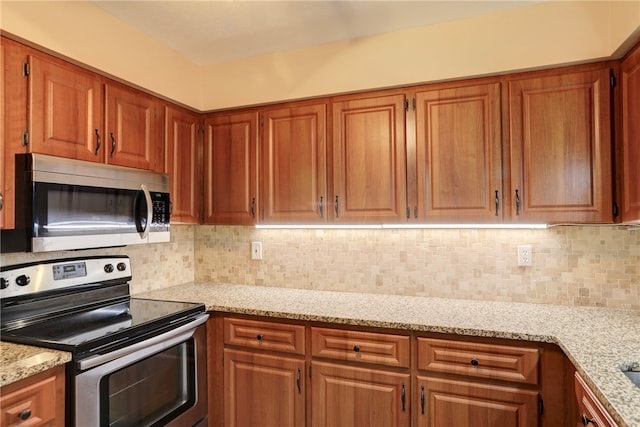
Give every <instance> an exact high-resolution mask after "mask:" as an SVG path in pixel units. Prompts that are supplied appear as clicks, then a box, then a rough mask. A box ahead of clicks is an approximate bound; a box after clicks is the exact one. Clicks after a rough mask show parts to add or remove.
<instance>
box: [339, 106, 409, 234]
mask: <svg viewBox="0 0 640 427" xmlns="http://www.w3.org/2000/svg"><path fill="white" fill-rule="evenodd" d="M368 96H369V97H365V96H364V95H360V96H359V97H357V98H353V97H351V98H347V99H338V100H336V102H334V103H333V105H332V110H333V124H332V129H333V140H332V149H333V150H332V152H333V155H332V164H331V170H332V172H333V194H332V197H333V199H332V200H331V201H330V202H331V207H332V210H333V215H334V218H333V221H334V222H335V223H358V222H359V223H376V224H379V223H400V222H406V221H407V218H406V208H407V203H406V197H407V195H406V182H407V176H406V142H405V96H404V94H397V95H387V96H377V97H376V96H372V95H368Z"/></svg>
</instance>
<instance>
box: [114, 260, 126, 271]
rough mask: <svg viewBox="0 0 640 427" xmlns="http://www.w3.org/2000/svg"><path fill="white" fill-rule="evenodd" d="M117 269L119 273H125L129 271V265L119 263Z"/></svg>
mask: <svg viewBox="0 0 640 427" xmlns="http://www.w3.org/2000/svg"><path fill="white" fill-rule="evenodd" d="M116 268H117V269H118V271H125V270H126V269H127V264H125V263H124V262H119V263H118V265H117V266H116Z"/></svg>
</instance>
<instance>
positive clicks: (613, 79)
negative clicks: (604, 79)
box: [609, 70, 616, 87]
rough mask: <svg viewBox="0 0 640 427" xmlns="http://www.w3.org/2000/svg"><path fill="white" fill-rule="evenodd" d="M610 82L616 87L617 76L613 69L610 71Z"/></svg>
mask: <svg viewBox="0 0 640 427" xmlns="http://www.w3.org/2000/svg"><path fill="white" fill-rule="evenodd" d="M609 84H610V85H611V87H616V76H615V74H613V70H610V71H609Z"/></svg>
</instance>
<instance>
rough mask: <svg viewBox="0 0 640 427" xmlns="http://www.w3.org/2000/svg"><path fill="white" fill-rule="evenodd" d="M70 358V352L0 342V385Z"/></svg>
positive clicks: (62, 362)
mask: <svg viewBox="0 0 640 427" xmlns="http://www.w3.org/2000/svg"><path fill="white" fill-rule="evenodd" d="M70 360H71V353H67V352H64V351H58V350H49V349H45V348H39V347H31V346H28V345H21V344H13V343H9V342H0V387H2V386H5V385H7V384H11V383H13V382H16V381H20V380H22V379H24V378H27V377H30V376H31V375H35V374H37V373H40V372H43V371H46V370H47V369H51V368H53V367H55V366H58V365H63V364H65V363H67V362H69V361H70Z"/></svg>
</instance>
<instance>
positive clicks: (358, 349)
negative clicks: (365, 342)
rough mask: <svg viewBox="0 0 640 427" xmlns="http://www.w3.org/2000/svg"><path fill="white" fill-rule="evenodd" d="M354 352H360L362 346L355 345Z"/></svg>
mask: <svg viewBox="0 0 640 427" xmlns="http://www.w3.org/2000/svg"><path fill="white" fill-rule="evenodd" d="M353 351H355V352H356V353H357V352H359V351H360V346H359V345H354V346H353Z"/></svg>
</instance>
